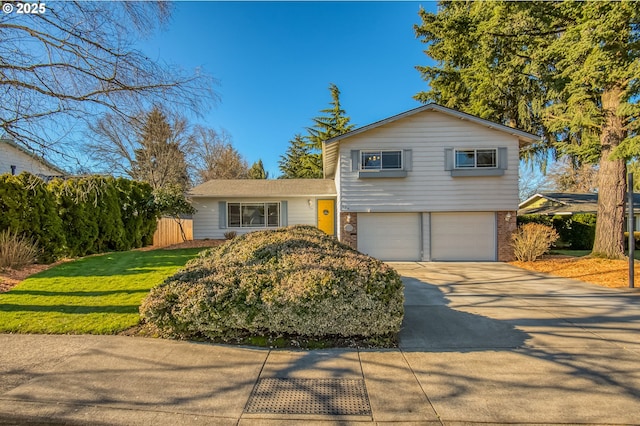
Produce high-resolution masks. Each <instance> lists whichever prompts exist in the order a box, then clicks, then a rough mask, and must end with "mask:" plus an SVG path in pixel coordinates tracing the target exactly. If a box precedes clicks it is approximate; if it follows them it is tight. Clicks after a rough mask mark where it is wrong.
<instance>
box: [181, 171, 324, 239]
mask: <svg viewBox="0 0 640 426" xmlns="http://www.w3.org/2000/svg"><path fill="white" fill-rule="evenodd" d="M189 197H190V198H191V200H192V203H193V207H195V209H196V210H197V212H196V213H195V214H194V216H193V237H194V239H203V238H212V239H222V238H224V234H225V233H226V232H229V231H235V232H236V233H238V234H244V233H247V232H251V231H255V230H258V229H270V228H278V227H281V226H288V225H313V226H318V228H320V229H322V230H323V231H325V232H326V233H327V234H330V235H332V234H334V233H335V220H334V217H335V200H336V187H335V185H334V183H333V181H332V180H327V179H276V180H266V179H231V180H229V179H214V180H210V181H208V182H205V183H203V184H202V185H198V186H196V187H195V188H193V189H192V190H191V191H189Z"/></svg>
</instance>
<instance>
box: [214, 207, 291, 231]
mask: <svg viewBox="0 0 640 426" xmlns="http://www.w3.org/2000/svg"><path fill="white" fill-rule="evenodd" d="M227 226H228V227H229V228H271V227H278V226H280V203H227Z"/></svg>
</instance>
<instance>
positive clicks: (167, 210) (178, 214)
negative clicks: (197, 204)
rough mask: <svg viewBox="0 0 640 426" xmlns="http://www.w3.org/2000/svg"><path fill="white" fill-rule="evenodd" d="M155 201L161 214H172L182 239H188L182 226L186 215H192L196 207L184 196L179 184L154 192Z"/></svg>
mask: <svg viewBox="0 0 640 426" xmlns="http://www.w3.org/2000/svg"><path fill="white" fill-rule="evenodd" d="M154 197H155V203H156V206H157V208H158V211H159V213H160V214H161V215H165V216H170V217H172V218H173V220H174V221H175V222H176V223H177V224H178V227H179V228H180V235H181V236H182V241H187V235H186V234H185V232H184V228H183V226H182V219H183V218H184V216H185V215H192V214H194V213H195V212H196V209H195V208H194V207H193V206H192V205H191V203H190V202H189V201H187V199H186V198H185V196H184V193H183V192H182V190H181V189H180V187H178V186H169V187H167V188H162V189H159V190H156V191H155V192H154Z"/></svg>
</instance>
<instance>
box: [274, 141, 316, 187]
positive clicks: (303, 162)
mask: <svg viewBox="0 0 640 426" xmlns="http://www.w3.org/2000/svg"><path fill="white" fill-rule="evenodd" d="M313 154H314V153H313V152H312V149H311V145H310V144H309V142H308V141H307V140H306V139H305V137H304V136H302V135H295V137H294V138H293V139H292V140H290V141H289V147H288V148H287V152H285V154H284V155H281V156H280V160H279V161H278V168H279V169H280V171H281V172H282V175H281V176H280V178H281V179H310V178H315V177H317V165H316V164H315V162H312V161H313V160H311V161H310V159H312V158H313V157H312V155H313ZM321 167H322V165H321ZM321 170H322V169H321Z"/></svg>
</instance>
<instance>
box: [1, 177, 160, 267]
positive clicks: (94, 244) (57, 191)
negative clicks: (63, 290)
mask: <svg viewBox="0 0 640 426" xmlns="http://www.w3.org/2000/svg"><path fill="white" fill-rule="evenodd" d="M0 209H1V210H2V212H3V214H2V216H1V217H0V231H3V230H5V229H10V230H11V231H13V232H16V233H18V234H20V235H24V236H26V237H28V238H31V239H33V240H34V241H35V242H36V243H37V244H38V247H39V248H40V251H41V252H40V256H39V260H40V261H44V262H50V261H53V260H55V259H57V258H60V257H63V256H70V257H78V256H85V255H88V254H94V253H102V252H105V251H118V250H130V249H132V248H136V247H142V246H144V245H147V244H149V243H150V242H151V241H152V239H153V233H154V232H155V228H156V226H157V217H158V214H157V209H156V207H155V204H154V198H153V193H152V190H151V187H150V186H149V185H148V184H147V183H142V182H135V181H131V180H127V179H123V178H118V179H116V178H113V177H102V176H89V177H81V178H71V179H65V180H63V179H54V180H53V181H51V182H50V183H49V184H46V183H45V182H43V181H42V180H41V179H40V178H38V177H36V176H34V175H31V174H29V173H26V172H24V173H22V174H20V175H18V176H12V175H8V174H5V175H0Z"/></svg>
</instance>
